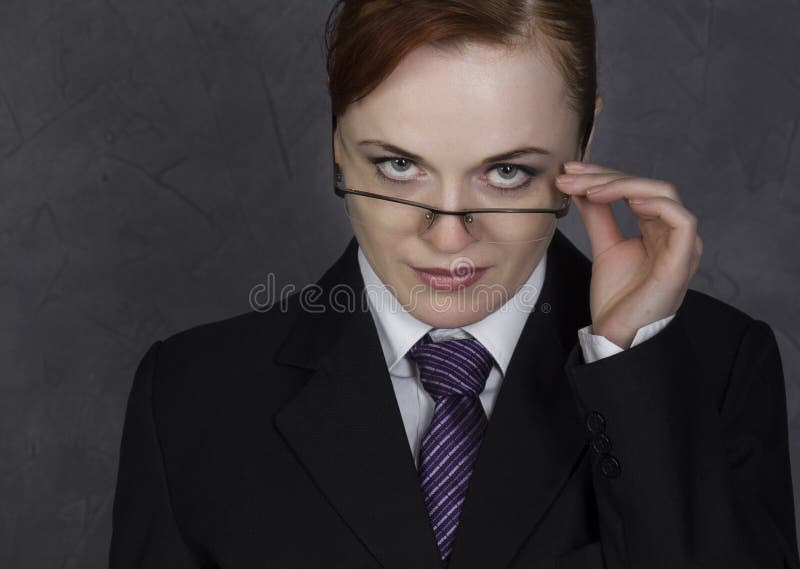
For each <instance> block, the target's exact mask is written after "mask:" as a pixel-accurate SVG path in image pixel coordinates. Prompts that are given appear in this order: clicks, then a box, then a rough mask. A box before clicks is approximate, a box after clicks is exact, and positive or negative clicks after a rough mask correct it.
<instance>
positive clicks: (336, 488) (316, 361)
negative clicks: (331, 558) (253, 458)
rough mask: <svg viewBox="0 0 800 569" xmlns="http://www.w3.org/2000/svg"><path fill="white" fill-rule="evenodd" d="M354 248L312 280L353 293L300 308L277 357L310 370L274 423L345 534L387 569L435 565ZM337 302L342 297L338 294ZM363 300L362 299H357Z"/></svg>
mask: <svg viewBox="0 0 800 569" xmlns="http://www.w3.org/2000/svg"><path fill="white" fill-rule="evenodd" d="M356 252H357V244H356V242H355V240H352V241H351V242H350V245H349V246H348V248H347V250H346V251H345V253H344V255H343V256H342V258H341V259H340V260H339V262H337V263H336V265H334V267H333V268H332V269H331V271H329V273H328V274H326V275H325V276H324V277H323V279H322V281H320V283H319V284H320V285H321V288H322V290H323V293H324V297H327V296H328V291H330V290H331V288H332V286H336V285H338V287H340V288H337V290H347V289H345V288H344V287H342V285H344V286H345V287H349V290H352V291H354V292H355V293H357V296H356V298H357V300H358V303H357V304H359V306H358V307H357V308H358V309H357V310H354V311H341V310H338V311H334V310H332V309H331V306H330V305H327V303H326V302H321V301H320V304H322V305H327V306H326V309H327V312H326V313H312V312H308V311H303V312H301V313H300V314H299V316H298V321H297V322H296V324H295V326H294V327H293V329H292V331H291V333H290V335H289V338H288V339H287V341H286V342H285V343H284V345H283V347H282V349H281V350H280V352H279V355H278V361H279V362H283V363H286V364H290V365H294V366H298V367H306V368H309V369H310V370H311V371H310V374H311V375H310V378H309V379H308V381H307V383H306V384H305V386H304V387H303V389H302V391H301V392H300V393H299V394H298V395H297V396H296V397H295V398H294V399H292V400H291V401H290V402H289V403H288V404H287V405H285V406H284V407H283V408H282V409H281V410H280V411H279V412H278V413H277V414H276V416H275V425H276V427H277V428H278V430H279V431H280V432H281V433H282V434H283V436H284V437H285V439H286V441H287V443H288V444H289V445H290V446H291V447H292V448H293V449H294V451H295V453H296V455H297V457H298V458H299V460H300V461H301V462H302V463H303V465H304V466H305V468H306V469H307V470H308V472H309V474H310V475H311V477H312V478H313V479H314V481H315V482H316V483H317V485H318V486H319V488H320V490H321V491H322V492H323V493H324V494H325V495H326V497H327V499H328V500H329V501H330V503H331V504H332V505H333V507H334V508H335V509H336V510H337V511H338V512H339V513H340V514H341V516H342V518H343V520H344V521H345V523H347V524H348V525H349V526H350V528H351V529H352V530H353V532H354V533H355V534H356V535H357V536H358V538H359V539H360V540H361V541H362V543H363V544H364V546H365V547H366V548H367V549H368V550H369V551H370V552H371V553H372V555H373V556H374V557H375V558H376V560H377V561H378V562H379V563H380V564H381V565H382V566H383V567H386V568H393V569H408V568H409V567H414V568H420V569H425V568H431V569H432V568H437V569H438V568H440V567H441V560H440V559H439V554H438V550H437V548H436V542H435V540H434V536H433V531H432V529H431V526H430V522H429V521H428V516H427V512H426V510H425V505H424V499H423V496H422V491H421V489H420V486H419V482H418V479H417V471H416V469H415V467H414V461H413V457H412V455H411V450H410V449H409V446H408V439H407V438H406V434H405V430H404V428H403V421H402V417H401V415H400V411H399V408H398V405H397V400H396V398H395V395H394V391H393V389H392V385H391V379H390V377H389V372H388V370H387V368H386V362H385V360H384V357H383V352H382V349H381V346H380V341H379V339H378V335H377V331H376V329H375V326H374V323H373V320H372V316H371V314H370V313H369V310H368V306H367V305H366V302H364V305H363V306H362V305H360V304H361V300H362V296H361V295H362V294H363V288H364V287H363V280H361V275H360V272H359V270H358V265H357V259H356ZM337 298H338V299H339V302H343V298H344V297H343V296H341V295H340V296H339V297H337ZM364 301H365V299H364Z"/></svg>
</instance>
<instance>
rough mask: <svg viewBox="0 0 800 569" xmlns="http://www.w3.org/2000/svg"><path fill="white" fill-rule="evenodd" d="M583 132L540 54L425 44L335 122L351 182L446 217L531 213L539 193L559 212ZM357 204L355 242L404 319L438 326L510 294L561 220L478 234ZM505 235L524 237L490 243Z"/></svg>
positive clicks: (444, 221)
mask: <svg viewBox="0 0 800 569" xmlns="http://www.w3.org/2000/svg"><path fill="white" fill-rule="evenodd" d="M578 130H579V117H578V115H577V113H576V112H575V111H573V110H571V109H570V108H569V106H568V104H567V92H566V85H565V83H564V79H563V77H562V76H561V74H560V72H559V71H558V68H557V67H556V66H555V65H554V63H552V61H551V60H550V59H549V58H547V57H546V56H543V55H542V54H541V53H540V52H538V51H537V50H534V49H533V48H531V47H525V48H522V47H519V48H514V49H513V50H510V49H509V48H505V47H502V46H489V45H484V44H467V45H466V46H464V47H463V48H462V49H460V50H456V49H448V50H442V49H438V48H435V47H432V46H424V47H421V48H419V49H417V50H415V51H413V52H412V53H410V54H409V55H408V56H407V57H406V58H405V59H404V60H403V61H402V62H401V63H400V65H399V66H398V67H397V68H396V69H395V71H394V72H393V73H392V74H391V75H390V76H389V77H388V78H387V79H385V80H384V81H383V82H382V83H381V84H380V85H379V86H378V87H377V89H375V90H374V91H372V92H371V93H370V94H369V95H368V96H366V97H365V98H364V99H362V100H361V101H358V102H356V103H353V104H351V105H350V106H349V107H348V108H347V110H346V112H345V113H344V114H343V115H342V116H340V117H339V118H338V121H337V129H336V132H335V133H334V153H335V159H336V162H337V164H339V166H340V168H341V171H342V173H343V175H344V185H345V186H346V187H348V188H353V189H356V190H361V191H367V192H373V193H379V194H385V195H391V196H394V197H402V198H405V199H408V200H411V201H415V202H421V203H424V204H427V205H430V206H432V207H435V208H438V209H442V210H447V211H454V210H462V209H468V208H476V207H498V206H499V207H515V206H522V207H525V206H526V205H527V204H529V203H532V202H531V201H530V196H533V195H536V196H538V198H536V199H537V200H538V201H539V202H540V203H542V199H544V201H545V202H547V203H548V204H554V205H558V204H560V203H561V202H560V198H561V194H559V193H558V192H557V191H556V189H555V177H556V176H557V175H558V174H559V173H561V172H560V167H561V165H562V164H563V163H564V162H566V161H569V160H577V159H579V157H580V146H579V142H580V141H579V136H578V134H579V133H578ZM521 149H522V150H523V151H522V152H521V153H519V154H517V155H514V156H513V157H504V158H503V159H501V160H496V158H497V157H499V156H505V155H508V154H509V153H514V152H516V151H518V150H521ZM489 158H492V159H493V161H491V162H487V159H489ZM381 160H383V161H381ZM519 196H529V197H527V198H520V197H519ZM348 199H351V198H348ZM521 199H522V201H520V200H521ZM349 204H350V205H349V207H350V214H351V220H352V225H353V230H354V233H355V236H356V238H357V240H358V243H359V245H360V246H361V248H362V250H363V252H364V254H365V255H366V257H367V259H368V260H369V262H370V264H371V265H372V267H373V268H374V269H375V272H376V273H377V275H378V276H379V277H380V278H381V280H382V281H383V283H384V284H386V285H387V287H388V288H389V290H390V291H392V293H393V294H394V295H395V296H396V297H397V299H398V300H399V301H400V302H401V303H402V304H403V305H404V306H405V308H406V309H407V310H408V311H409V312H411V313H412V314H413V315H414V316H415V317H417V318H418V319H419V320H422V321H423V322H426V323H428V324H430V325H432V326H434V327H437V328H456V327H459V326H464V325H466V324H470V323H473V322H476V321H478V320H480V319H482V318H484V317H485V316H486V315H487V314H489V313H490V312H492V311H493V310H496V309H497V308H499V307H500V306H501V305H502V304H503V303H504V302H506V301H507V300H509V299H510V298H511V297H512V296H513V295H514V294H515V293H516V292H517V291H518V290H519V288H520V287H521V286H522V285H523V284H524V283H525V281H526V280H527V279H528V277H529V276H530V274H531V272H532V271H533V269H534V268H535V266H536V264H537V263H538V262H539V260H540V259H541V258H542V255H543V254H544V252H545V250H546V249H547V246H548V244H549V242H550V239H551V237H552V233H553V230H554V228H555V219H556V218H555V216H553V215H552V214H533V215H529V214H509V213H507V214H501V215H502V219H501V218H498V219H501V221H499V222H498V221H496V220H492V221H491V224H489V223H487V224H486V225H487V227H488V229H486V230H484V229H482V226H481V224H480V223H478V224H477V225H473V226H468V225H465V223H464V221H463V220H462V218H461V217H459V216H454V215H438V216H436V218H435V219H434V221H433V224H432V225H430V226H429V227H424V229H423V230H409V229H408V227H409V226H408V224H403V223H400V222H399V221H398V219H399V218H401V217H402V215H406V214H403V213H402V211H401V210H396V212H399V213H396V212H395V210H393V209H392V205H391V204H388V203H387V202H382V201H380V200H374V199H368V198H355V200H354V201H350V202H349ZM548 207H549V205H548ZM410 211H411V213H412V214H413V213H414V212H415V211H419V212H420V213H421V215H423V216H424V211H423V210H414V209H413V208H411V209H410ZM401 214H402V215H401ZM514 216H520V217H516V218H515V217H514ZM523 220H524V221H523ZM514 224H525V227H520V228H516V227H515V225H514ZM423 225H424V224H423ZM417 226H418V224H417V225H416V226H415V227H417ZM399 227H402V228H404V229H403V230H399V229H398V228H399ZM475 228H477V229H475ZM506 230H507V231H509V232H510V234H512V235H521V236H525V237H526V238H525V239H522V238H520V239H519V240H516V238H515V240H508V239H495V238H493V235H495V234H496V233H500V234H502V233H503V232H504V231H506ZM515 232H516V233H515ZM534 235H535V239H533V238H530V237H531V236H534ZM419 269H444V270H449V271H455V272H456V273H461V272H466V273H468V274H469V275H471V276H470V277H468V278H467V279H466V280H464V279H462V278H459V277H458V275H456V276H455V278H454V277H453V276H452V274H451V275H450V276H449V277H448V276H444V277H441V276H439V277H436V276H432V275H431V274H430V273H426V272H425V271H420V270H419Z"/></svg>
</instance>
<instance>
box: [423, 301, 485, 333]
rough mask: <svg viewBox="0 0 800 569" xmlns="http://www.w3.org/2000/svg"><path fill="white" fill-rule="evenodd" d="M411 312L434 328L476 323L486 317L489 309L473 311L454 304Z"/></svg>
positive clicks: (456, 326)
mask: <svg viewBox="0 0 800 569" xmlns="http://www.w3.org/2000/svg"><path fill="white" fill-rule="evenodd" d="M411 314H412V315H413V316H414V317H415V318H416V319H417V320H421V321H422V322H425V323H426V324H429V325H431V326H433V327H434V328H460V327H462V326H466V325H468V324H474V323H475V322H478V321H479V320H481V319H483V318H485V317H486V316H487V314H488V312H487V311H483V310H480V311H477V310H475V311H471V310H468V309H466V308H460V307H458V306H453V307H452V308H450V309H449V310H433V309H431V308H429V307H426V308H425V310H420V309H417V310H415V311H413V312H411Z"/></svg>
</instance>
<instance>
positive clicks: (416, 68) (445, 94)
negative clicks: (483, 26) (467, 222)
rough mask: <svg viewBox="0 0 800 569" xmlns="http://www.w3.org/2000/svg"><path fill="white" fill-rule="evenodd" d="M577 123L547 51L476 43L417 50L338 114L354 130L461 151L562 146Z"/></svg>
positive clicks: (413, 144) (354, 132)
mask: <svg viewBox="0 0 800 569" xmlns="http://www.w3.org/2000/svg"><path fill="white" fill-rule="evenodd" d="M577 121H578V117H577V115H576V113H575V112H574V111H572V110H571V109H570V108H569V106H568V102H567V91H566V85H565V83H564V79H563V77H562V75H561V73H560V72H559V70H558V68H557V67H556V66H555V64H554V63H553V62H552V60H551V59H550V58H549V57H548V56H547V55H546V54H545V53H544V52H542V51H540V50H536V49H534V48H533V47H515V48H513V49H512V48H507V47H504V46H496V45H486V44H476V43H469V44H464V45H463V46H460V47H458V48H447V49H446V50H445V49H440V48H437V47H433V46H429V45H426V46H422V47H420V48H417V49H416V50H414V51H412V52H411V53H410V54H409V55H408V56H406V57H405V58H404V59H403V60H402V61H401V63H400V65H399V66H398V67H397V68H396V69H395V70H394V71H393V72H392V74H391V75H390V76H389V77H387V78H386V79H385V80H384V81H383V82H382V83H381V84H380V85H378V87H377V88H376V89H375V90H374V91H372V92H371V93H370V94H369V95H367V96H366V97H365V98H364V99H362V100H361V101H358V102H356V103H353V104H352V105H350V106H349V107H348V109H347V111H346V112H345V114H344V116H342V117H341V124H342V128H343V130H345V131H349V132H348V133H349V134H350V135H352V136H357V137H359V138H360V137H362V136H363V137H366V138H381V139H382V140H388V141H391V142H392V143H395V144H398V145H401V146H403V147H406V145H409V147H410V148H414V149H415V150H419V151H420V152H423V153H424V152H425V149H426V148H427V149H429V150H430V151H431V152H436V151H438V152H439V153H440V154H441V151H442V149H443V148H450V149H452V150H453V151H454V152H455V151H458V153H459V154H461V155H464V154H465V153H467V154H468V153H470V151H474V152H476V153H477V154H480V155H486V154H490V153H491V151H492V150H496V151H497V152H498V153H499V152H503V151H506V150H508V149H509V147H510V146H513V145H516V144H524V143H528V144H530V143H534V142H535V143H538V144H541V145H546V146H547V147H549V148H552V149H554V150H558V149H560V148H562V149H563V148H564V147H565V145H568V144H570V143H574V141H572V140H571V137H574V132H573V130H575V129H576V127H577Z"/></svg>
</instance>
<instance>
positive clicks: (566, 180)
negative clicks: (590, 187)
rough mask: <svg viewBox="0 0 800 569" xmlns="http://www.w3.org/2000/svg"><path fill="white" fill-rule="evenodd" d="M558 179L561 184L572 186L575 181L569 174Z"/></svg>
mask: <svg viewBox="0 0 800 569" xmlns="http://www.w3.org/2000/svg"><path fill="white" fill-rule="evenodd" d="M556 179H557V180H558V182H559V183H561V184H571V183H572V182H574V181H575V176H570V175H569V174H561V175H560V176H558V177H557V178H556Z"/></svg>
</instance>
